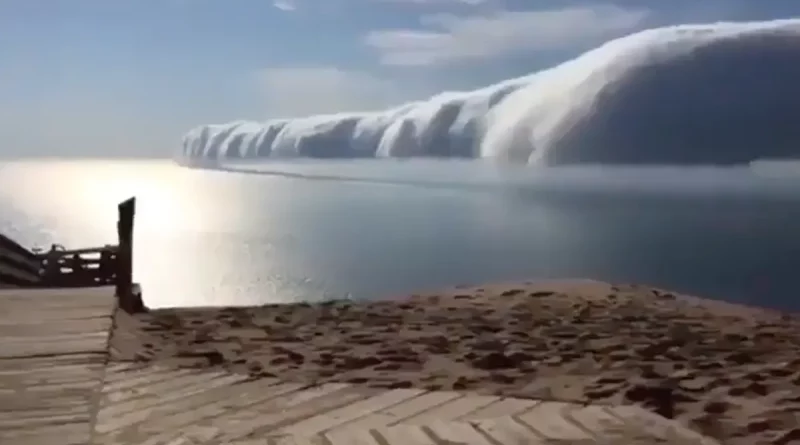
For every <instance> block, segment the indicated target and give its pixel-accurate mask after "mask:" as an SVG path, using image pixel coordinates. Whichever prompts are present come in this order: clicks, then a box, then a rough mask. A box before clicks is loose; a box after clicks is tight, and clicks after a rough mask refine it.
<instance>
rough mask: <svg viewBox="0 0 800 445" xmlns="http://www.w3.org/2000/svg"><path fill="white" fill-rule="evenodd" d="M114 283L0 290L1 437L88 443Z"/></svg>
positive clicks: (69, 444)
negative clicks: (106, 285)
mask: <svg viewBox="0 0 800 445" xmlns="http://www.w3.org/2000/svg"><path fill="white" fill-rule="evenodd" d="M112 295H113V292H112V290H111V288H95V289H72V290H61V289H51V290H3V291H0V336H2V339H3V340H2V347H0V443H3V444H6V443H7V444H20V445H22V444H26V445H27V444H30V445H40V444H41V445H49V444H64V445H72V444H75V445H78V444H87V443H89V438H90V433H91V427H90V424H91V422H92V418H93V417H94V411H95V409H94V406H95V405H96V396H97V394H98V391H99V389H100V385H101V382H102V377H103V372H104V370H105V365H106V358H107V353H106V348H107V344H108V334H109V330H110V329H111V316H112V314H113V311H114V299H113V298H112Z"/></svg>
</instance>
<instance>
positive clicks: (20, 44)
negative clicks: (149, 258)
mask: <svg viewBox="0 0 800 445" xmlns="http://www.w3.org/2000/svg"><path fill="white" fill-rule="evenodd" d="M792 16H800V1H797V0H758V1H757V0H669V1H667V0H653V1H644V0H640V1H634V0H627V1H625V0H617V1H615V2H596V1H591V0H590V1H555V0H506V1H501V0H274V1H273V0H0V157H19V156H81V157H83V156H92V157H96V156H103V157H105V156H109V157H112V156H113V157H120V156H125V157H128V156H130V157H168V156H172V154H173V153H174V152H175V151H176V150H177V148H178V144H179V142H180V138H181V136H182V135H183V133H184V132H185V131H186V130H188V129H189V128H191V127H193V126H196V125H198V124H204V123H222V122H227V121H230V120H236V119H256V120H262V119H266V118H269V117H282V116H298V115H307V114H312V113H325V112H335V111H352V110H361V109H374V108H379V107H383V106H385V105H391V104H395V103H400V102H403V101H406V100H410V99H417V98H421V97H424V96H426V95H429V94H431V93H435V92H438V91H442V90H448V89H467V88H474V87H480V86H483V85H486V84H489V83H493V82H495V81H498V80H502V79H505V78H509V77H515V76H519V75H522V74H527V73H530V72H533V71H536V70H539V69H541V68H545V67H548V66H550V65H553V64H555V63H558V62H560V61H563V60H566V59H569V58H572V57H574V56H575V55H577V54H579V53H580V52H582V51H584V50H586V49H589V48H591V47H594V46H596V45H597V44H599V43H602V42H603V41H604V40H608V39H609V38H613V37H618V36H621V35H624V34H628V33H631V32H634V31H636V30H640V29H643V28H650V27H653V26H659V25H666V24H674V23H686V22H710V21H719V20H753V19H772V18H786V17H792Z"/></svg>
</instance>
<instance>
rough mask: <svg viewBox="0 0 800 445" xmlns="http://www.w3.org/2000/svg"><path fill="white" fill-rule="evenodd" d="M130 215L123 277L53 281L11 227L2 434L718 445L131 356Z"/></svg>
mask: <svg viewBox="0 0 800 445" xmlns="http://www.w3.org/2000/svg"><path fill="white" fill-rule="evenodd" d="M119 213H120V221H119V223H118V232H119V240H118V241H119V242H118V244H117V245H116V246H113V247H112V248H103V249H106V251H107V252H113V254H114V261H113V265H114V267H113V268H114V274H113V275H112V279H111V280H110V281H111V282H113V286H97V284H98V283H100V281H98V280H94V279H93V280H89V281H87V282H88V283H89V284H90V285H91V287H70V288H58V287H54V282H52V281H48V280H47V279H46V278H43V275H42V274H40V273H39V269H40V267H41V263H40V260H41V257H40V256H38V255H36V254H34V253H33V252H30V251H28V250H27V249H24V248H22V247H21V246H19V245H18V244H17V243H15V242H13V241H12V240H10V239H8V238H6V237H0V283H5V285H6V286H7V287H9V288H6V289H0V335H2V338H3V342H2V344H3V346H2V348H0V444H9V445H10V444H14V445H229V444H230V445H256V444H260V445H395V444H396V445H592V444H603V445H616V444H619V445H623V444H624V445H637V444H638V445H654V444H662V445H669V444H675V445H678V444H680V445H701V444H702V445H717V442H715V441H714V440H712V439H710V438H708V437H705V436H702V435H700V434H698V433H696V432H693V431H691V430H689V429H687V428H685V427H684V426H682V425H680V424H678V423H676V422H673V421H671V420H667V419H666V418H663V417H660V416H658V415H656V414H652V413H650V412H649V411H646V410H644V409H642V408H639V407H635V406H593V405H589V406H587V405H582V404H574V403H566V402H556V401H541V400H531V399H521V398H512V397H502V396H492V395H477V394H473V393H469V392H459V391H430V390H426V389H421V388H419V389H417V388H395V389H385V388H383V389H382V388H375V387H366V386H363V385H358V384H351V383H324V384H319V385H316V384H310V383H309V382H305V381H300V380H298V381H289V380H279V379H277V378H270V377H253V376H250V375H248V374H240V373H236V372H234V371H231V370H227V369H226V368H224V367H222V366H207V367H202V368H197V367H186V366H183V367H182V366H177V365H175V364H172V365H170V364H167V363H159V362H158V361H156V362H153V363H140V362H139V361H137V360H136V358H135V357H134V358H133V359H127V360H124V359H122V358H121V357H120V356H119V355H118V354H116V353H115V351H114V349H113V347H112V346H113V345H114V344H120V342H125V341H126V339H134V340H135V339H137V338H139V337H143V336H144V335H143V333H142V332H139V331H137V330H141V329H144V328H142V327H141V325H137V323H135V322H133V320H134V319H135V318H136V317H137V314H138V316H144V315H146V314H141V312H144V311H146V309H145V308H144V305H143V303H142V300H141V295H138V293H137V292H135V291H134V288H135V286H134V285H133V282H132V274H131V264H132V261H131V260H132V249H131V246H132V233H133V213H134V202H133V200H129V201H126V202H124V203H122V204H120V206H119ZM97 252H98V251H97V249H88V250H79V251H70V254H71V255H79V256H80V255H84V254H88V253H97ZM73 284H74V283H73ZM112 339H114V340H115V341H114V342H112ZM134 340H132V341H134ZM141 346H142V347H145V348H146V347H147V345H146V344H142V345H141Z"/></svg>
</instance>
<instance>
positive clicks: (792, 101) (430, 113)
mask: <svg viewBox="0 0 800 445" xmlns="http://www.w3.org/2000/svg"><path fill="white" fill-rule="evenodd" d="M799 117H800V19H789V20H777V21H769V22H749V23H715V24H707V25H680V26H672V27H666V28H658V29H652V30H647V31H643V32H639V33H636V34H632V35H630V36H627V37H623V38H620V39H616V40H613V41H610V42H608V43H606V44H604V45H602V46H600V47H598V48H596V49H594V50H592V51H589V52H587V53H584V54H583V55H581V56H579V57H577V58H575V59H573V60H570V61H567V62H565V63H562V64H560V65H558V66H555V67H553V68H550V69H547V70H543V71H540V72H537V73H534V74H531V75H528V76H524V77H520V78H516V79H511V80H507V81H504V82H500V83H498V84H495V85H491V86H488V87H485V88H482V89H478V90H475V91H469V92H444V93H441V94H439V95H436V96H434V97H431V98H430V99H428V100H424V101H419V102H412V103H407V104H403V105H400V106H397V107H395V108H392V109H389V110H385V111H380V112H364V113H346V114H332V115H319V116H310V117H305V118H295V119H277V120H270V121H267V122H262V123H257V122H245V121H238V122H231V123H226V124H217V125H204V126H200V127H197V128H194V129H192V130H191V131H189V132H188V133H187V134H186V135H185V137H184V139H183V146H182V150H181V153H180V156H179V157H180V161H181V162H183V163H187V164H193V163H195V164H203V165H208V164H212V165H213V163H215V162H218V161H230V160H236V159H263V158H293V157H311V158H373V157H374V158H408V157H444V158H490V159H496V160H502V161H507V162H511V163H521V164H524V163H528V164H537V165H563V164H580V163H626V164H665V163H666V164H741V163H747V162H750V161H752V160H755V159H761V158H788V157H800V123H798V119H800V118H799Z"/></svg>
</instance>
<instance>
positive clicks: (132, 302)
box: [116, 198, 144, 312]
mask: <svg viewBox="0 0 800 445" xmlns="http://www.w3.org/2000/svg"><path fill="white" fill-rule="evenodd" d="M117 210H118V212H119V220H118V221H117V237H118V239H119V242H118V243H117V246H118V250H117V271H116V273H117V282H116V288H117V289H116V294H117V298H118V299H119V305H120V307H121V308H122V309H124V310H126V311H128V312H139V311H142V310H144V305H143V304H142V299H141V295H139V294H137V295H134V294H133V292H132V287H133V219H134V215H135V213H136V198H130V199H128V200H126V201H123V202H121V203H120V204H119V205H118V206H117Z"/></svg>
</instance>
